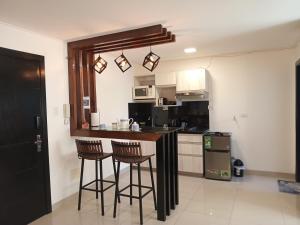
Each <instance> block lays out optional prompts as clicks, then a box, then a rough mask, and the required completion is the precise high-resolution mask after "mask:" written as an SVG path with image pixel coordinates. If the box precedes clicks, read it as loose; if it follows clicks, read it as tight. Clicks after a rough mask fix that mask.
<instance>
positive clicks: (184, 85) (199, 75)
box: [176, 68, 208, 93]
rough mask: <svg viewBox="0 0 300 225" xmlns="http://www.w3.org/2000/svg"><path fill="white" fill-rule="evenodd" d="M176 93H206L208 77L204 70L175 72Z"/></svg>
mask: <svg viewBox="0 0 300 225" xmlns="http://www.w3.org/2000/svg"><path fill="white" fill-rule="evenodd" d="M176 92H177V93H186V92H208V76H207V74H206V71H205V69H202V68H201V69H194V70H185V71H180V72H177V74H176Z"/></svg>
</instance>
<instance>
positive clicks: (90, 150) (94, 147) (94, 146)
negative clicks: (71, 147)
mask: <svg viewBox="0 0 300 225" xmlns="http://www.w3.org/2000/svg"><path fill="white" fill-rule="evenodd" d="M75 142H76V146H77V152H78V154H102V153H103V148H102V142H101V140H97V141H87V140H78V139H76V140H75Z"/></svg>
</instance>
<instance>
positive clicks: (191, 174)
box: [132, 166, 203, 177]
mask: <svg viewBox="0 0 300 225" xmlns="http://www.w3.org/2000/svg"><path fill="white" fill-rule="evenodd" d="M132 168H133V169H137V166H132ZM141 170H149V167H144V166H141ZM152 170H153V171H154V172H156V168H152ZM178 174H179V175H183V176H188V177H203V174H202V173H192V172H183V171H178Z"/></svg>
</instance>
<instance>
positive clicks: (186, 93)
mask: <svg viewBox="0 0 300 225" xmlns="http://www.w3.org/2000/svg"><path fill="white" fill-rule="evenodd" d="M207 94H208V92H207V91H202V90H199V91H185V92H176V96H178V97H180V96H183V97H189V96H201V95H204V96H205V95H207Z"/></svg>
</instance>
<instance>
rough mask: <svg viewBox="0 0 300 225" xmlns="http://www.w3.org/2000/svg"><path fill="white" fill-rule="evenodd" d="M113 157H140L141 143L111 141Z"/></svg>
mask: <svg viewBox="0 0 300 225" xmlns="http://www.w3.org/2000/svg"><path fill="white" fill-rule="evenodd" d="M111 145H112V149H113V155H114V156H117V157H142V156H143V155H142V148H141V143H139V142H117V141H111Z"/></svg>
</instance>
